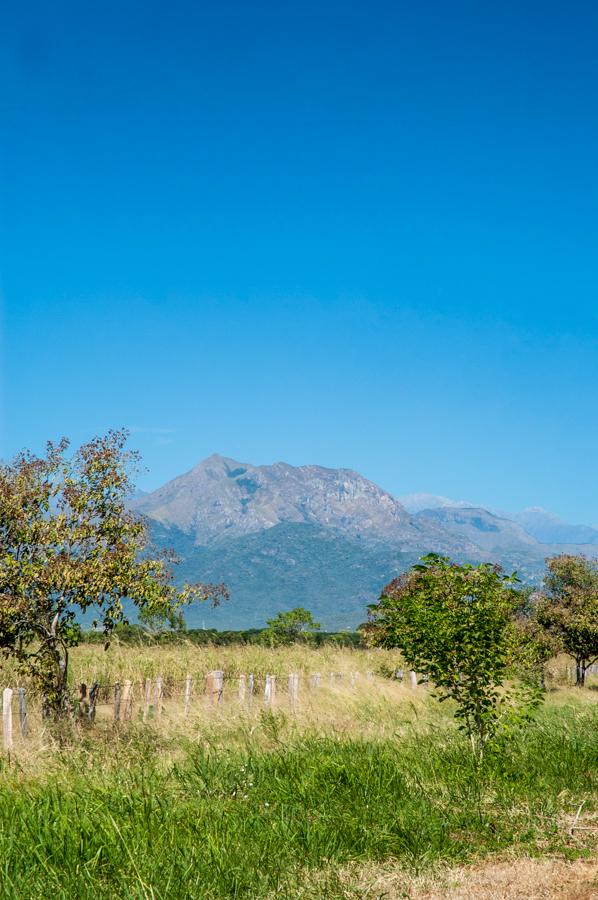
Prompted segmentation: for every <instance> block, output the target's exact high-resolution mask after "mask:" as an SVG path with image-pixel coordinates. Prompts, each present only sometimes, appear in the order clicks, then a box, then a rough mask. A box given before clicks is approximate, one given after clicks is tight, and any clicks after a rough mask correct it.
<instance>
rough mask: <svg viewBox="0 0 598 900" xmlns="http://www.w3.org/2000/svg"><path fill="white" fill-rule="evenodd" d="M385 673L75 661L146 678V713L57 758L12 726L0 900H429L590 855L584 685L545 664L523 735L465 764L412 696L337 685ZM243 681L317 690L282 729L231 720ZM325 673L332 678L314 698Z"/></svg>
mask: <svg viewBox="0 0 598 900" xmlns="http://www.w3.org/2000/svg"><path fill="white" fill-rule="evenodd" d="M399 662H400V661H399V660H398V658H397V657H396V655H393V654H387V653H381V652H380V651H359V650H346V649H345V650H337V649H335V648H330V647H324V648H320V649H319V650H309V649H306V648H301V647H297V648H290V649H286V650H264V649H262V648H259V647H231V648H210V649H203V648H201V649H198V648H186V647H169V648H165V649H164V648H162V649H158V648H157V649H156V651H155V652H154V648H143V649H141V648H140V649H136V648H131V647H126V648H118V647H113V648H111V650H110V651H108V652H107V653H104V652H103V651H102V650H101V648H99V647H97V646H94V647H81V648H79V649H78V650H77V651H76V652H75V653H74V656H73V676H74V677H75V679H76V680H77V681H78V680H81V679H84V680H86V681H88V682H89V681H91V680H92V678H93V677H99V678H101V679H102V680H104V681H105V682H106V684H108V685H110V684H112V683H113V682H114V681H115V680H117V679H121V680H122V679H124V678H126V677H130V678H132V679H133V680H134V681H135V682H136V683H138V682H139V681H140V679H141V677H153V676H155V675H157V674H160V675H162V677H163V678H164V681H165V684H166V685H170V689H169V690H167V691H166V697H165V703H164V710H163V714H162V716H161V718H160V719H152V720H150V721H148V722H145V723H144V722H142V721H140V719H139V715H138V710H137V709H135V710H134V714H133V718H132V720H131V722H130V723H126V724H121V726H120V727H119V728H118V729H115V728H114V727H113V725H112V723H111V719H110V708H109V707H108V706H107V705H104V707H102V708H100V711H99V713H100V714H99V716H98V722H97V724H96V726H95V727H94V728H93V730H88V729H82V730H75V731H74V732H73V733H72V734H71V735H70V736H69V737H68V738H67V740H66V742H65V743H63V745H62V746H60V745H59V743H58V742H57V741H56V739H55V738H54V737H53V736H52V735H51V734H49V733H48V732H45V731H43V729H42V727H41V722H39V721H38V720H37V719H36V715H35V711H34V710H33V709H32V713H31V715H32V718H31V726H32V727H31V736H30V738H29V740H28V741H27V742H24V741H22V740H20V739H19V740H17V742H16V746H15V751H14V754H13V756H12V758H11V759H10V760H5V762H4V764H3V777H2V779H1V781H0V822H1V825H0V896H2V897H6V898H47V897H56V898H115V897H116V898H129V897H131V898H137V897H138V898H179V897H180V898H186V897H191V898H229V897H243V898H253V897H255V898H259V897H264V898H274V897H278V898H281V897H282V898H331V900H334V898H356V897H362V898H374V897H383V896H384V897H389V898H391V897H397V898H398V897H409V896H413V897H416V896H417V897H421V896H428V895H429V896H432V895H433V894H432V888H430V890H429V891H428V893H426V891H424V892H423V893H422V883H423V882H422V879H424V881H425V879H430V878H431V879H432V882H433V880H434V879H442V877H443V876H442V873H443V872H444V871H452V867H455V866H466V865H467V864H469V863H472V862H474V863H475V862H476V861H478V860H482V859H484V858H490V859H495V858H497V857H498V858H499V859H504V857H505V854H506V855H508V857H509V858H511V859H520V860H525V859H527V858H528V857H538V858H540V859H541V858H546V859H547V860H549V861H550V864H551V865H552V864H554V859H555V858H563V859H567V858H574V857H577V856H586V855H591V854H592V852H593V850H592V848H593V845H594V839H595V837H596V836H597V835H598V830H595V828H594V826H595V825H598V820H597V819H596V815H597V807H596V801H597V797H598V740H597V738H596V735H597V734H598V705H597V702H596V701H597V700H598V691H596V690H594V689H593V686H592V684H590V686H589V687H588V688H587V689H586V690H584V691H578V690H576V689H573V688H568V687H566V686H564V685H563V684H561V682H562V680H563V678H562V676H563V671H562V663H559V664H558V665H555V666H554V667H553V673H552V680H551V681H550V682H549V684H550V689H549V693H548V697H547V703H546V705H545V707H544V708H543V709H542V710H541V711H540V712H539V714H538V715H537V717H536V720H535V722H534V724H533V725H532V726H531V727H530V728H529V729H528V730H527V731H526V732H525V733H522V734H519V735H518V736H517V737H516V739H515V740H514V741H513V742H512V743H510V744H507V745H504V746H501V747H497V748H496V749H495V750H494V751H492V752H490V753H488V754H487V755H486V758H485V759H484V761H483V762H482V763H481V764H476V763H475V761H474V760H473V758H472V756H471V754H470V752H469V749H468V746H467V745H466V742H465V741H464V740H463V738H462V737H461V736H460V734H459V733H458V732H457V731H456V729H455V726H454V722H453V720H452V714H451V710H450V709H449V708H448V707H447V706H446V705H445V704H443V705H439V704H438V703H437V702H436V701H435V700H434V699H433V698H431V697H430V696H429V694H428V692H427V691H426V690H425V689H424V688H421V689H418V691H416V692H414V691H411V690H410V689H409V688H407V687H403V686H401V685H400V684H398V683H397V682H395V681H391V680H390V679H387V678H382V677H375V678H374V679H373V680H372V681H369V680H368V679H366V678H365V677H360V678H358V679H357V683H356V685H355V686H350V685H349V679H348V674H349V673H350V672H354V671H357V672H361V673H365V672H366V671H367V670H372V671H377V670H380V669H381V668H383V667H386V668H390V667H392V666H396V665H398V664H399ZM216 667H217V668H222V669H224V670H225V672H226V674H227V676H229V678H228V679H227V682H226V686H225V697H224V701H223V702H222V704H220V705H219V706H217V707H215V708H213V707H211V706H209V705H207V704H206V703H205V702H204V698H203V697H201V696H200V695H199V694H198V695H197V696H195V697H194V701H193V703H192V707H191V710H190V714H189V716H188V717H187V718H183V716H182V709H181V700H180V697H179V695H178V693H177V690H176V689H178V688H177V686H178V685H179V683H180V681H181V680H182V679H183V678H184V676H185V674H187V673H188V672H189V673H191V674H192V675H193V676H194V678H195V679H196V680H197V683H198V684H199V683H201V680H202V679H203V677H204V675H205V673H206V672H207V671H208V670H210V669H213V668H216ZM249 671H253V672H254V673H255V674H256V676H257V677H258V678H262V677H263V676H264V675H265V674H267V673H270V672H271V673H273V674H277V675H279V678H280V679H281V680H282V679H283V676H285V675H286V674H288V672H290V671H297V672H299V673H301V674H303V675H308V674H309V673H311V672H315V671H320V672H322V675H323V678H322V687H321V688H320V689H319V690H317V691H309V690H308V689H307V687H306V686H302V692H301V695H300V703H299V705H298V707H297V709H296V710H295V711H293V710H292V709H291V708H290V706H289V703H288V698H287V697H286V696H285V694H284V692H283V691H281V692H280V693H279V695H278V698H277V702H276V704H275V705H274V707H273V708H272V709H271V708H269V707H266V706H265V705H264V703H263V702H262V701H261V700H260V699H259V698H257V696H256V699H255V701H254V703H253V704H252V706H251V707H250V708H248V707H247V706H240V705H239V703H238V700H237V699H236V696H235V693H234V690H233V688H234V684H235V681H234V679H235V678H236V676H237V675H238V674H239V673H248V672H249ZM330 671H334V672H339V673H344V674H345V676H347V677H343V678H341V679H337V681H335V682H334V683H330V680H329V679H328V677H327V673H329V672H330ZM5 677H6V673H5ZM229 685H230V690H229ZM175 688H176V689H175ZM227 691H228V694H227ZM582 803H583V806H582V809H581V812H580V815H579V819H578V820H577V822H576V823H575V816H576V814H577V811H578V810H579V807H580V804H582ZM574 823H575V824H576V825H577V826H578V827H577V828H576V829H575V830H574V831H573V833H570V829H571V826H572V825H573V824H574ZM432 882H430V884H431V883H432ZM426 890H427V889H426ZM437 895H438V894H434V896H437ZM438 896H440V895H438ZM472 896H475V893H474V894H473V895H472ZM480 896H482V894H481V893H480ZM484 896H491V895H490V894H488V895H484ZM497 896H498V894H497ZM501 896H502V895H501ZM530 896H531V894H530ZM542 896H550V894H544V895H542ZM555 896H556V894H555ZM572 896H573V895H572ZM580 896H581V895H580ZM588 896H590V895H589V894H588Z"/></svg>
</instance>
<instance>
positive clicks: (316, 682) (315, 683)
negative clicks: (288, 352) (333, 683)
mask: <svg viewBox="0 0 598 900" xmlns="http://www.w3.org/2000/svg"><path fill="white" fill-rule="evenodd" d="M321 678H322V676H321V675H320V673H319V672H314V673H313V675H310V677H309V686H310V687H312V688H319V687H320V681H321Z"/></svg>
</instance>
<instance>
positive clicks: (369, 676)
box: [365, 669, 374, 681]
mask: <svg viewBox="0 0 598 900" xmlns="http://www.w3.org/2000/svg"><path fill="white" fill-rule="evenodd" d="M365 677H366V678H367V680H368V681H373V680H374V673H373V672H372V670H371V669H369V670H368V671H367V672H366V673H365Z"/></svg>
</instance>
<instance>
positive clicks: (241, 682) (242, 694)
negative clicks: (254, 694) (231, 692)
mask: <svg viewBox="0 0 598 900" xmlns="http://www.w3.org/2000/svg"><path fill="white" fill-rule="evenodd" d="M246 689H247V684H246V679H245V676H244V675H239V703H245V693H246Z"/></svg>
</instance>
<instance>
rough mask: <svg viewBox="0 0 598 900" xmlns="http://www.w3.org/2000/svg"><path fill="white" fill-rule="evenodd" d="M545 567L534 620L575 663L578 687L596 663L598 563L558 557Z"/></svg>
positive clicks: (562, 555)
mask: <svg viewBox="0 0 598 900" xmlns="http://www.w3.org/2000/svg"><path fill="white" fill-rule="evenodd" d="M546 565H547V569H548V571H547V573H546V577H545V579H544V590H543V592H542V598H541V601H540V603H539V604H538V610H537V613H536V615H537V619H538V622H539V623H540V624H541V625H542V626H543V627H544V628H545V629H546V631H547V632H548V633H549V634H550V635H552V636H554V637H555V638H556V640H557V641H558V644H559V646H560V648H561V649H562V650H563V651H564V652H565V653H567V654H568V655H569V656H571V657H573V659H574V660H575V669H576V684H577V685H578V686H579V687H582V686H583V685H584V684H585V678H586V672H587V670H588V668H589V667H590V666H591V665H592V663H594V662H596V660H598V560H595V559H587V558H586V557H585V556H581V555H578V556H575V555H572V554H561V555H560V556H553V557H551V558H549V559H547V560H546Z"/></svg>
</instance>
